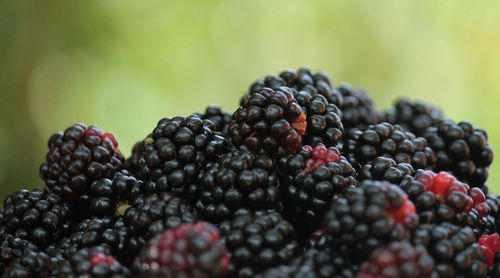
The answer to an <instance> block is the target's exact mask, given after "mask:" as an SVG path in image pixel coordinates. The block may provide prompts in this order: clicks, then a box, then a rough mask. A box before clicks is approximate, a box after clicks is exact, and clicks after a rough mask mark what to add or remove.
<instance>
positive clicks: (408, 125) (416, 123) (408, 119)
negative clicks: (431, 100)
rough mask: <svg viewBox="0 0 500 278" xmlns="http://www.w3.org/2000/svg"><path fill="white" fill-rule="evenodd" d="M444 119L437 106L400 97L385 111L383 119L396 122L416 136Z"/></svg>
mask: <svg viewBox="0 0 500 278" xmlns="http://www.w3.org/2000/svg"><path fill="white" fill-rule="evenodd" d="M443 119H444V116H443V114H442V113H441V110H439V108H437V107H435V106H433V105H431V104H428V103H425V102H423V101H419V100H417V101H413V102H412V101H410V100H409V99H406V98H402V99H400V100H398V101H397V102H396V104H395V105H394V107H393V108H391V109H390V110H389V111H387V112H386V113H385V120H386V121H387V122H389V123H392V124H398V125H400V126H401V127H403V129H404V130H405V131H410V132H411V133H413V134H415V135H416V136H422V134H423V133H424V132H425V130H426V129H427V128H428V127H431V126H436V125H437V124H438V123H439V122H441V121H442V120H443Z"/></svg>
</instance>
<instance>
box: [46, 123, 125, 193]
mask: <svg viewBox="0 0 500 278" xmlns="http://www.w3.org/2000/svg"><path fill="white" fill-rule="evenodd" d="M48 147H49V152H48V153H47V155H46V161H45V162H44V163H43V164H42V165H41V166H40V177H41V178H42V179H43V180H44V181H45V184H46V185H47V187H48V188H49V189H50V190H51V191H52V192H54V193H55V194H58V195H60V196H61V197H62V198H63V199H65V200H71V201H77V200H79V199H80V198H84V199H85V198H86V197H85V196H86V193H87V192H88V189H89V187H90V184H91V183H92V182H93V181H96V180H98V179H102V178H111V177H112V176H113V174H114V172H115V171H117V170H118V169H120V167H122V164H123V162H124V157H123V155H122V154H121V152H120V150H118V141H117V140H116V138H115V136H114V135H113V134H111V133H104V132H103V131H102V130H101V129H99V128H98V127H96V126H90V127H87V126H86V125H84V124H76V125H73V126H71V127H69V128H68V129H66V131H64V133H63V132H58V133H55V134H54V135H52V136H51V137H50V139H49V142H48Z"/></svg>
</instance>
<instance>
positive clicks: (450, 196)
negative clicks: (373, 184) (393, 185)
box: [400, 170, 496, 235]
mask: <svg viewBox="0 0 500 278" xmlns="http://www.w3.org/2000/svg"><path fill="white" fill-rule="evenodd" d="M400 186H401V188H402V189H403V190H404V191H405V192H407V193H408V196H409V198H410V200H412V201H413V203H414V204H415V206H416V208H417V213H418V215H419V218H420V223H441V222H449V223H453V224H456V225H459V226H468V227H471V228H472V229H474V231H475V232H476V233H477V234H478V235H481V234H485V233H486V234H490V233H493V232H495V231H496V227H495V218H494V217H493V216H492V215H490V214H489V209H490V206H489V205H488V203H486V202H485V195H484V193H483V192H482V191H481V189H479V188H474V187H473V188H469V186H468V185H466V184H464V183H462V182H460V181H458V180H457V179H456V178H455V177H453V176H452V175H450V174H448V173H446V172H440V173H438V174H436V173H434V172H432V171H422V170H419V171H418V172H417V174H416V176H415V178H412V177H406V178H405V180H404V181H403V182H402V183H401V185H400Z"/></svg>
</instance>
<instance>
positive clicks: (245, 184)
mask: <svg viewBox="0 0 500 278" xmlns="http://www.w3.org/2000/svg"><path fill="white" fill-rule="evenodd" d="M198 182H199V187H200V192H201V193H200V197H199V199H198V200H197V201H196V209H197V211H198V213H199V215H200V218H201V219H202V220H207V221H210V222H212V223H218V222H220V221H223V220H227V219H232V218H233V217H234V215H235V212H236V211H238V210H239V209H249V210H263V209H276V210H281V208H282V203H281V196H280V192H279V181H278V177H277V176H276V162H275V160H274V159H273V158H271V157H270V156H268V155H267V154H263V153H261V154H256V153H253V152H251V151H248V150H246V149H245V148H240V149H233V151H232V152H231V153H228V154H225V155H223V156H222V157H221V158H220V159H219V160H218V161H217V162H215V163H210V164H208V165H207V167H205V169H203V170H202V171H201V172H200V176H199V179H198Z"/></svg>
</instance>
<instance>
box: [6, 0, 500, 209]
mask: <svg viewBox="0 0 500 278" xmlns="http://www.w3.org/2000/svg"><path fill="white" fill-rule="evenodd" d="M499 14H500V1H486V0H484V1H482V0H478V1H466V0H463V1H462V0H442V1H435V0H415V1H401V0H394V1H385V0H381V1H376V2H373V1H370V0H361V1H350V0H339V1H330V0H323V1H322V0H318V1H310V0H302V1H272V0H252V1H243V0H225V1H218V0H211V1H202V0H198V1H165V0H161V1H160V0H158V1H119V0H102V1H0V123H1V124H0V187H1V190H0V198H2V199H3V198H4V197H5V196H6V195H7V194H8V193H9V192H11V191H13V190H15V189H20V188H33V187H37V186H43V183H42V182H41V181H40V180H39V178H38V167H39V165H40V163H41V162H42V161H43V159H44V154H45V152H46V151H47V147H46V142H47V139H48V137H49V136H50V135H51V134H52V133H54V132H56V131H59V130H64V129H65V128H66V127H67V126H69V125H71V124H73V123H77V122H84V123H87V124H96V125H98V126H100V127H101V128H102V129H104V130H106V131H112V132H114V133H115V135H116V136H117V137H118V139H119V141H120V149H121V150H122V151H123V152H124V153H125V154H126V155H128V154H129V153H130V149H131V147H132V145H133V143H134V142H136V141H138V140H140V139H142V138H143V137H144V136H146V135H147V134H148V133H149V132H150V131H151V130H152V129H153V127H154V126H155V125H156V122H157V121H158V120H159V119H160V118H162V117H165V116H175V115H188V114H190V113H193V112H197V111H201V110H203V109H204V108H205V106H207V105H208V104H211V103H218V104H220V105H222V107H223V108H225V109H227V110H234V109H235V108H236V105H237V103H238V100H239V98H240V96H241V95H242V94H243V93H244V92H245V90H246V89H247V88H248V86H249V85H250V83H251V82H252V81H253V80H255V79H257V78H259V77H262V76H264V75H266V74H270V73H278V72H280V71H281V70H284V69H287V68H298V67H299V66H302V65H308V66H310V67H311V68H313V69H315V70H324V71H326V72H328V73H329V74H330V75H331V76H332V77H333V80H334V82H335V83H337V84H338V83H339V82H341V81H345V82H349V83H352V84H353V85H356V86H361V87H364V88H366V89H368V90H369V91H370V92H371V93H372V96H373V98H374V100H375V101H376V104H377V106H378V107H379V108H380V109H386V108H388V107H389V106H390V105H391V103H392V102H393V100H394V99H395V98H397V97H398V96H400V95H406V96H409V97H411V98H415V99H416V98H418V99H424V100H427V101H428V102H431V103H434V104H436V105H439V106H441V107H442V109H443V111H444V112H445V114H446V115H447V116H449V117H451V118H453V119H455V120H457V121H459V120H463V119H468V120H471V121H472V122H473V123H475V124H476V125H477V126H480V127H483V128H485V129H486V130H487V131H488V132H489V135H490V142H491V144H492V145H493V147H494V149H496V150H498V149H500V129H499V128H498V127H497V126H498V119H499V116H500V109H499V104H500V79H499V77H500V17H499ZM499 164H500V163H498V162H497V161H495V162H494V165H493V167H492V169H491V178H490V181H489V184H490V186H491V187H492V188H493V189H494V190H496V191H497V192H500V165H499Z"/></svg>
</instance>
